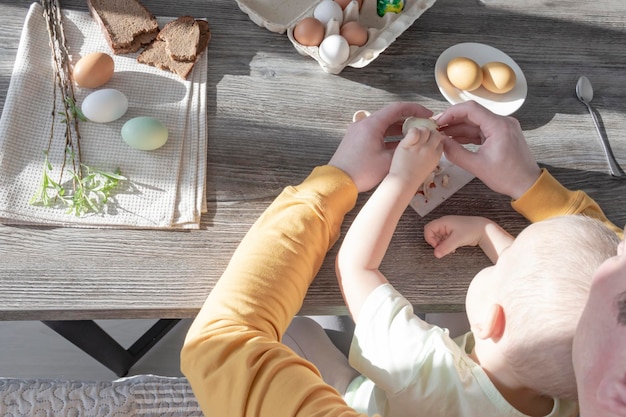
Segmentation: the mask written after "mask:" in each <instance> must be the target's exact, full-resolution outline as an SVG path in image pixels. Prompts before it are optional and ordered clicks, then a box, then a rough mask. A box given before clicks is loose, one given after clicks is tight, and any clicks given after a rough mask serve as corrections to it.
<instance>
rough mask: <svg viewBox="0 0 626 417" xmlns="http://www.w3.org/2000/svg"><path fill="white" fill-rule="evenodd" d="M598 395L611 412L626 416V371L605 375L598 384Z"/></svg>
mask: <svg viewBox="0 0 626 417" xmlns="http://www.w3.org/2000/svg"><path fill="white" fill-rule="evenodd" d="M596 397H597V398H598V401H599V402H600V404H601V405H602V406H603V407H604V408H605V409H606V410H607V411H609V412H611V414H614V415H616V416H626V371H623V372H622V373H621V374H619V373H611V374H609V375H605V376H604V377H603V378H602V382H600V385H599V386H598V391H597V392H596Z"/></svg>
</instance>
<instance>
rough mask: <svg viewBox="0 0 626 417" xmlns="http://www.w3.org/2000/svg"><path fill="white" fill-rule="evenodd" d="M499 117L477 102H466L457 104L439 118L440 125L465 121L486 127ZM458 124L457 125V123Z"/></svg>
mask: <svg viewBox="0 0 626 417" xmlns="http://www.w3.org/2000/svg"><path fill="white" fill-rule="evenodd" d="M496 117H499V116H497V115H495V114H494V113H492V112H491V111H489V110H487V108H485V107H483V106H481V105H480V104H478V103H477V102H475V101H466V102H464V103H460V104H455V105H453V106H450V107H448V108H447V109H446V110H444V112H443V113H441V115H440V116H439V117H438V118H437V123H439V125H444V124H450V125H454V124H457V123H458V122H457V121H459V120H465V121H468V122H469V123H471V124H473V125H475V126H479V127H480V126H484V125H486V124H488V123H490V122H492V121H493V120H494V118H496ZM455 122H456V123H455Z"/></svg>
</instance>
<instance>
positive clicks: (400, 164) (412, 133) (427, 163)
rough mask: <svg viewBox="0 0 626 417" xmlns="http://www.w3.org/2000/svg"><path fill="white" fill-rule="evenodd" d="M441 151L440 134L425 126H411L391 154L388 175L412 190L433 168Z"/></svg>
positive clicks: (422, 181)
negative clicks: (417, 127)
mask: <svg viewBox="0 0 626 417" xmlns="http://www.w3.org/2000/svg"><path fill="white" fill-rule="evenodd" d="M442 153H443V142H442V135H441V134H440V133H439V132H434V131H431V130H429V129H425V128H419V129H416V128H411V129H409V131H408V132H407V134H406V136H405V137H404V139H402V140H401V141H400V143H399V144H398V147H397V148H396V151H395V152H394V154H393V160H392V161H391V167H390V168H389V175H392V176H394V177H396V178H399V179H400V180H401V181H402V182H403V183H405V184H407V185H408V186H409V187H411V188H414V191H413V192H417V189H418V188H419V186H420V185H421V184H423V183H424V181H425V180H426V177H427V176H428V175H429V174H430V173H431V172H432V171H433V170H434V169H435V167H436V166H437V164H438V163H439V160H440V158H441V154H442Z"/></svg>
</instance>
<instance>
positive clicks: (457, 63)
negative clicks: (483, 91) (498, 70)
mask: <svg viewBox="0 0 626 417" xmlns="http://www.w3.org/2000/svg"><path fill="white" fill-rule="evenodd" d="M446 74H447V76H448V80H450V83H451V84H452V85H453V86H455V87H456V88H458V89H459V90H466V91H472V90H476V89H477V88H478V87H480V85H481V83H482V81H483V72H482V69H481V68H480V65H478V64H477V63H476V62H475V61H473V60H471V59H469V58H465V57H456V58H453V59H452V60H450V62H448V66H447V67H446Z"/></svg>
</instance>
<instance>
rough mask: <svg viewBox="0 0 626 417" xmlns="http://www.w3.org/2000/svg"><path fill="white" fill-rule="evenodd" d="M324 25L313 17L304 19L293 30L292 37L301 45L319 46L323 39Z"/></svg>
mask: <svg viewBox="0 0 626 417" xmlns="http://www.w3.org/2000/svg"><path fill="white" fill-rule="evenodd" d="M324 32H325V28H324V24H323V23H322V22H320V21H319V20H317V19H316V18H314V17H305V18H304V19H302V20H301V21H299V22H298V23H297V24H296V26H295V27H294V28H293V37H294V38H295V39H296V41H298V42H299V43H300V44H301V45H304V46H319V44H320V43H322V40H323V39H324Z"/></svg>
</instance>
